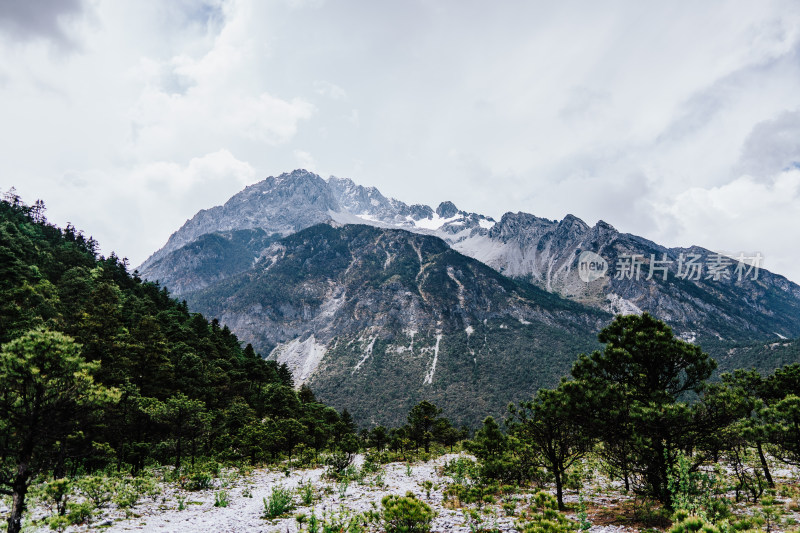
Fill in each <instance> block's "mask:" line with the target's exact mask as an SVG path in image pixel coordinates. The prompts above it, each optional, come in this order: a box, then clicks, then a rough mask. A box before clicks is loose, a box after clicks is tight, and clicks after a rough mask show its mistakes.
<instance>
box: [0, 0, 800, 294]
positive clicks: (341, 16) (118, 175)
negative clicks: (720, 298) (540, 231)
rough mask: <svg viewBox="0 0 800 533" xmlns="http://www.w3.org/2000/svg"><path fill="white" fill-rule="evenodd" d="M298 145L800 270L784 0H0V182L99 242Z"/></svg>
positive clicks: (133, 232) (308, 152) (799, 103)
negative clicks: (756, 254) (753, 254)
mask: <svg viewBox="0 0 800 533" xmlns="http://www.w3.org/2000/svg"><path fill="white" fill-rule="evenodd" d="M295 168H307V169H309V170H313V171H315V172H317V173H319V174H321V175H322V176H324V177H326V176H328V175H331V174H333V175H336V176H340V177H349V178H351V179H353V180H354V181H356V182H358V183H361V184H363V185H374V186H377V187H378V188H379V189H380V190H381V191H382V192H383V193H384V194H385V195H387V196H394V197H396V198H398V199H401V200H403V201H405V202H407V203H428V204H433V205H434V206H435V205H436V204H438V203H439V202H440V201H442V200H448V199H449V200H452V201H454V202H455V203H456V205H458V206H459V207H460V208H462V209H466V210H469V211H476V212H481V213H485V214H488V215H492V216H494V217H496V218H497V217H499V216H501V215H502V214H503V213H504V212H506V211H526V212H530V213H534V214H536V215H539V216H544V217H548V218H557V219H560V218H563V216H564V215H566V214H567V213H572V214H575V215H576V216H579V217H581V218H583V219H584V220H586V221H587V222H588V223H590V224H594V223H595V222H596V221H597V220H599V219H603V220H605V221H607V222H609V223H611V224H613V225H614V226H616V227H617V228H618V229H620V230H622V231H627V232H631V233H636V234H639V235H643V236H645V237H648V238H650V239H653V240H655V241H657V242H659V243H662V244H665V245H683V246H688V245H692V244H697V245H701V246H705V247H707V248H711V249H713V250H726V251H729V252H733V253H736V252H740V251H743V252H755V251H758V252H761V253H762V254H763V255H764V257H765V266H766V267H767V268H770V269H771V270H773V271H776V272H779V273H783V274H785V275H786V276H788V277H789V278H791V279H793V280H794V281H796V282H800V246H799V244H800V238H798V237H800V3H798V2H797V1H796V0H787V1H780V0H777V1H770V0H761V1H758V2H753V1H750V0H748V1H742V2H736V1H730V2H714V1H706V2H641V1H635V0H634V1H629V2H625V1H619V2H615V1H608V2H595V1H589V0H586V1H581V2H570V1H559V2H532V1H531V2H527V1H525V2H523V1H516V2H510V1H509V2H487V1H485V2H478V1H465V0H410V1H407V2H376V1H370V0H364V1H348V0H339V1H335V2H334V1H332V0H331V1H325V0H283V1H281V0H275V1H267V0H253V1H247V0H241V1H224V0H211V1H189V0H182V1H178V0H174V1H169V2H163V1H157V0H135V1H118V0H114V1H111V0H36V1H30V0H3V1H2V2H0V189H2V190H4V191H5V190H7V189H8V188H9V187H11V186H14V187H16V189H17V191H18V193H19V194H20V195H21V196H22V198H23V200H25V201H26V202H28V203H31V202H33V201H34V200H35V199H37V198H41V199H43V200H45V202H46V204H47V206H48V217H49V218H50V220H52V221H54V222H56V223H58V224H65V223H66V222H67V221H69V222H72V223H74V224H75V225H76V226H77V227H79V228H82V229H84V230H85V231H86V233H88V234H91V235H93V236H94V237H95V238H97V239H98V240H99V241H100V242H101V245H102V247H103V251H104V252H105V253H108V252H110V251H111V250H115V251H116V252H117V253H118V254H119V255H122V256H127V257H128V258H129V259H130V261H131V263H132V264H133V265H137V264H139V263H140V262H141V261H142V260H144V259H145V258H146V257H147V256H148V255H149V254H150V253H152V252H153V251H155V250H156V249H157V248H159V247H160V246H162V245H163V244H164V242H165V241H166V239H167V237H168V236H169V235H170V233H172V232H173V231H174V230H175V229H177V228H178V227H179V226H180V225H181V224H182V223H183V222H184V221H185V220H186V219H187V218H189V217H191V216H192V215H193V214H194V213H195V212H196V211H197V210H199V209H202V208H206V207H210V206H213V205H216V204H220V203H222V202H224V201H225V200H226V199H227V198H228V197H229V196H231V195H232V194H234V193H235V192H237V191H238V190H240V189H241V188H243V187H244V186H245V185H247V184H249V183H253V182H255V181H258V180H260V179H263V178H265V177H267V176H269V175H277V174H280V173H281V172H285V171H290V170H292V169H295Z"/></svg>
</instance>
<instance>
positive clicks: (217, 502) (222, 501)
mask: <svg viewBox="0 0 800 533" xmlns="http://www.w3.org/2000/svg"><path fill="white" fill-rule="evenodd" d="M229 503H230V500H228V493H227V492H226V491H224V490H220V491H218V492H217V493H216V494H214V507H227V506H228V504H229Z"/></svg>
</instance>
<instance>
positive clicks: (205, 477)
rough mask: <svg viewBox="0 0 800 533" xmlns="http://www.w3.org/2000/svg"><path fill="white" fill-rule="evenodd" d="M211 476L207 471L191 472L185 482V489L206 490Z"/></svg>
mask: <svg viewBox="0 0 800 533" xmlns="http://www.w3.org/2000/svg"><path fill="white" fill-rule="evenodd" d="M212 479H213V477H212V475H211V474H210V473H209V472H206V471H203V470H200V471H197V472H193V473H192V474H191V475H190V476H189V478H188V480H187V483H186V490H206V489H208V488H210V487H211V481H212Z"/></svg>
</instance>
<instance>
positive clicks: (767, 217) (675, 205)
mask: <svg viewBox="0 0 800 533" xmlns="http://www.w3.org/2000/svg"><path fill="white" fill-rule="evenodd" d="M656 209H657V211H658V213H659V215H661V216H663V221H664V222H665V226H667V227H668V228H669V231H670V232H671V233H672V235H671V238H670V240H671V241H673V242H682V243H683V244H684V245H691V244H697V245H700V246H704V247H706V248H709V249H712V250H727V251H730V252H735V253H738V252H761V253H762V255H763V256H764V264H763V266H764V267H765V268H767V269H769V270H772V271H773V272H777V273H780V274H783V275H785V276H787V277H789V278H790V279H793V280H800V255H798V253H797V251H796V248H797V234H796V232H797V230H796V223H794V222H793V221H792V218H794V220H797V217H798V216H800V170H799V169H796V168H795V169H789V170H786V171H783V172H780V173H778V174H776V175H775V176H773V179H772V180H771V182H769V183H765V182H764V181H763V180H760V179H755V178H753V177H751V176H741V177H739V178H737V179H735V180H733V181H731V182H730V183H727V184H725V185H722V186H719V187H712V188H702V187H693V188H690V189H688V190H686V191H685V192H683V193H682V194H680V195H678V196H677V197H676V198H675V199H673V200H672V201H669V202H664V203H662V204H660V205H658V206H656Z"/></svg>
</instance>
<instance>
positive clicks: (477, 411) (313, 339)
mask: <svg viewBox="0 0 800 533" xmlns="http://www.w3.org/2000/svg"><path fill="white" fill-rule="evenodd" d="M187 301H188V302H189V303H190V305H191V306H192V308H194V309H198V310H203V311H205V312H207V313H210V314H212V315H214V316H217V317H218V318H219V319H220V320H221V321H222V322H224V323H225V324H227V325H229V326H230V327H231V328H232V329H233V330H234V331H236V332H237V334H238V335H240V336H241V337H242V338H243V339H244V340H246V341H249V342H252V343H253V345H254V347H255V348H256V349H258V350H261V351H262V353H266V352H268V351H271V355H270V357H271V358H274V359H277V360H278V361H279V362H281V363H283V362H285V363H287V364H288V365H289V367H290V368H291V369H292V370H293V373H294V375H295V378H296V379H297V380H298V381H305V382H308V383H310V384H311V385H312V386H313V388H314V390H315V392H316V393H317V394H318V396H319V397H320V398H321V399H323V400H324V401H326V402H329V403H330V404H332V405H334V406H336V407H340V408H342V407H347V408H348V409H350V410H351V411H352V412H353V414H354V415H356V416H357V417H359V418H361V419H363V420H372V421H374V422H376V423H386V424H393V423H398V422H400V421H401V419H402V416H404V413H406V412H407V411H408V408H409V407H410V406H411V405H413V404H414V403H416V402H418V401H420V400H421V399H429V400H432V401H435V402H436V403H437V405H441V406H442V407H444V408H445V411H446V413H447V414H448V415H449V416H452V417H453V418H454V419H456V420H458V421H459V422H463V423H468V424H471V425H473V424H475V423H477V422H479V421H480V419H481V418H482V417H483V416H485V415H486V413H492V414H495V415H499V414H502V412H503V411H504V409H505V406H506V405H507V403H508V402H509V401H512V400H515V401H517V400H519V399H520V398H525V397H529V396H530V395H532V394H533V393H534V392H535V391H536V390H537V389H538V388H539V387H543V386H551V385H554V384H555V383H556V382H557V381H558V379H559V378H560V376H562V375H563V374H564V373H566V372H567V371H568V370H569V368H570V365H571V363H572V361H573V359H574V357H575V355H576V354H577V353H579V352H581V351H587V350H590V349H592V348H593V347H595V346H596V340H595V335H596V332H597V330H599V328H600V327H602V325H603V324H605V323H606V322H607V321H608V320H610V318H611V317H610V315H608V314H606V313H604V312H602V311H599V310H594V309H592V308H588V307H586V306H583V305H580V304H577V303H574V302H570V301H567V300H564V299H563V298H560V297H558V296H557V295H555V294H552V293H548V292H546V291H543V290H541V289H539V288H537V287H534V286H532V285H530V284H527V283H525V282H517V281H513V280H511V279H509V278H506V277H504V276H502V275H500V274H498V273H497V272H496V271H494V270H493V269H491V268H489V267H487V266H485V265H483V264H482V263H480V262H478V261H476V260H474V259H471V258H468V257H465V256H463V255H461V254H459V253H458V252H456V251H454V250H452V249H451V248H450V247H449V246H448V245H447V244H446V243H445V242H444V241H442V240H441V239H439V238H436V237H432V236H427V235H420V234H415V233H410V232H407V231H403V230H394V229H384V228H376V227H371V226H365V225H346V226H343V227H332V226H330V225H325V224H321V225H316V226H313V227H311V228H308V229H306V230H303V231H300V232H298V233H295V234H293V235H291V236H289V237H286V238H284V239H282V240H281V241H279V242H277V243H274V244H273V245H271V246H270V247H269V248H268V249H267V250H265V251H264V252H263V253H262V257H261V259H260V260H259V261H258V262H257V263H256V264H255V266H254V267H253V268H252V269H250V270H248V271H246V272H243V273H240V274H237V275H233V276H231V277H229V278H227V279H225V280H222V281H220V282H217V283H216V284H214V285H212V286H210V287H208V288H207V289H204V290H201V291H197V292H194V293H191V294H189V295H187Z"/></svg>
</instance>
